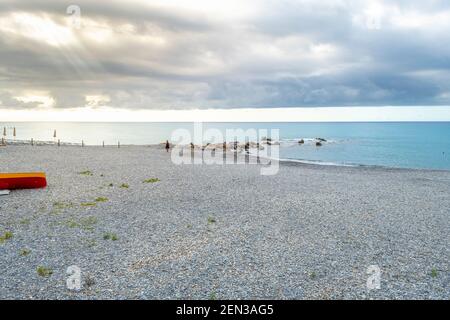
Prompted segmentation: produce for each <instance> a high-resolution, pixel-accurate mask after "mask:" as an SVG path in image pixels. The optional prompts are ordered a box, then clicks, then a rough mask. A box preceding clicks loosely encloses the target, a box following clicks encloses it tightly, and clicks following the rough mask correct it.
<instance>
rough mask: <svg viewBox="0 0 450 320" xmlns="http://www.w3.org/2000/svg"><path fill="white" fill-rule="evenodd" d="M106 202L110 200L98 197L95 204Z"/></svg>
mask: <svg viewBox="0 0 450 320" xmlns="http://www.w3.org/2000/svg"><path fill="white" fill-rule="evenodd" d="M106 201H108V198H105V197H98V198H96V199H95V202H106Z"/></svg>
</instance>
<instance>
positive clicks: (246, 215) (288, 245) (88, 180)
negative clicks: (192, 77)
mask: <svg viewBox="0 0 450 320" xmlns="http://www.w3.org/2000/svg"><path fill="white" fill-rule="evenodd" d="M196 152H199V151H196ZM260 169H261V168H260V165H258V164H247V165H246V164H234V165H233V164H228V165H176V164H174V163H172V161H171V158H170V153H167V152H166V151H165V150H163V149H162V148H160V147H157V146H152V147H149V146H121V147H120V148H118V147H117V146H116V147H113V146H107V147H90V146H86V147H83V148H82V147H80V146H65V145H63V146H61V147H57V146H54V145H42V146H30V145H8V146H6V147H1V148H0V172H24V171H25V172H30V171H43V172H45V173H46V174H47V181H48V186H47V188H45V189H36V190H14V191H12V192H11V193H10V194H9V195H5V196H0V299H449V298H450V276H449V262H450V246H449V243H450V219H449V216H450V192H449V190H450V171H437V170H436V171H433V170H410V169H392V168H382V167H340V166H318V165H308V164H299V163H289V162H281V163H280V169H279V172H278V173H277V174H275V175H270V176H264V175H261V174H260ZM374 265H375V266H377V267H379V269H380V271H381V274H380V277H381V281H380V287H379V289H368V287H367V279H368V278H369V276H370V274H368V268H369V267H370V266H374ZM70 266H77V267H78V268H79V269H80V270H81V280H82V286H81V289H80V290H69V289H68V288H67V284H66V281H67V278H68V277H69V275H68V274H67V268H68V267H70Z"/></svg>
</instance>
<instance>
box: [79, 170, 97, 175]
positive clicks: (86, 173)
mask: <svg viewBox="0 0 450 320" xmlns="http://www.w3.org/2000/svg"><path fill="white" fill-rule="evenodd" d="M78 174H81V175H83V176H93V175H94V174H93V173H92V172H91V171H90V170H85V171H81V172H78Z"/></svg>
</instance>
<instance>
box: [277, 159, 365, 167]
mask: <svg viewBox="0 0 450 320" xmlns="http://www.w3.org/2000/svg"><path fill="white" fill-rule="evenodd" d="M279 161H284V162H295V163H303V164H314V165H319V166H335V167H362V166H363V165H361V164H353V163H340V162H328V161H320V160H304V159H290V158H287V159H279Z"/></svg>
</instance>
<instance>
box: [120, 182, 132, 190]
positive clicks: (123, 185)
mask: <svg viewBox="0 0 450 320" xmlns="http://www.w3.org/2000/svg"><path fill="white" fill-rule="evenodd" d="M120 187H121V188H125V189H128V188H129V187H130V186H129V185H128V184H126V183H122V184H121V185H120Z"/></svg>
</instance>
